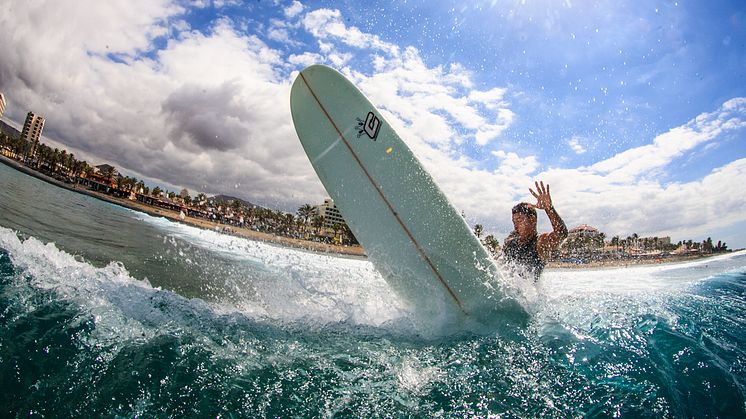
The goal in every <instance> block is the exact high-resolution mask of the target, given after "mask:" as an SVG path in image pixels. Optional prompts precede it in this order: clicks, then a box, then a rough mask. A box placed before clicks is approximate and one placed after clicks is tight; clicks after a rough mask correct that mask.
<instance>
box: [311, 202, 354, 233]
mask: <svg viewBox="0 0 746 419" xmlns="http://www.w3.org/2000/svg"><path fill="white" fill-rule="evenodd" d="M316 214H317V215H320V216H322V217H324V227H325V228H334V225H335V224H342V225H347V223H346V222H345V220H344V218H342V214H341V213H340V212H339V209H337V206H336V205H335V204H334V201H333V200H332V199H330V198H327V199H325V200H324V203H323V204H321V205H317V206H316Z"/></svg>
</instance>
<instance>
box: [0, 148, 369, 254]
mask: <svg viewBox="0 0 746 419" xmlns="http://www.w3.org/2000/svg"><path fill="white" fill-rule="evenodd" d="M0 162H2V163H4V164H6V165H8V166H10V167H12V168H14V169H16V170H19V171H21V172H23V173H26V174H27V175H29V176H33V177H35V178H37V179H40V180H43V181H45V182H47V183H50V184H53V185H55V186H59V187H60V188H64V189H67V190H70V191H73V192H77V193H81V194H84V195H88V196H91V197H94V198H96V199H100V200H102V201H106V202H110V203H112V204H116V205H120V206H123V207H125V208H129V209H131V210H134V211H140V212H144V213H146V214H148V215H152V216H154V217H164V218H167V219H169V220H171V221H175V222H179V223H183V224H187V225H190V226H194V227H199V228H203V229H206V230H214V231H219V232H221V233H223V234H230V235H234V236H238V237H245V238H248V239H251V240H258V241H262V242H267V243H274V244H278V245H282V246H290V247H294V248H301V249H305V250H310V251H314V252H322V253H336V254H340V255H345V256H354V257H365V251H364V250H363V248H362V247H360V246H337V245H333V244H327V243H319V242H314V241H309V240H300V239H294V238H290V237H283V236H277V235H273V234H268V233H263V232H260V231H254V230H251V229H248V228H241V227H236V226H232V225H231V226H228V225H225V224H221V223H217V222H212V221H208V220H205V219H202V218H195V217H189V216H186V217H184V218H181V214H180V213H179V212H177V211H172V210H168V209H165V208H158V207H154V206H150V205H145V204H143V203H140V202H138V201H134V200H130V199H123V198H117V197H114V196H111V195H107V194H104V193H101V192H96V191H92V190H90V189H87V188H84V187H82V186H79V185H77V184H73V183H66V182H62V181H59V180H57V179H54V178H52V177H49V176H47V175H45V174H43V173H40V172H38V171H36V170H33V169H30V168H28V167H26V166H25V165H23V164H22V163H20V162H18V161H16V160H13V159H11V158H8V157H6V156H3V155H0Z"/></svg>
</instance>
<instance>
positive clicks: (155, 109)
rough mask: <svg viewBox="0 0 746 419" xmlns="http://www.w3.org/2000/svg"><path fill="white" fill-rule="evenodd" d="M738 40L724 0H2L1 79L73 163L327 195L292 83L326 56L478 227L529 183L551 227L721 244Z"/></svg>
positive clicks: (293, 195)
mask: <svg viewBox="0 0 746 419" xmlns="http://www.w3.org/2000/svg"><path fill="white" fill-rule="evenodd" d="M745 43H746V4H744V3H743V2H741V1H720V0H717V1H710V2H692V1H678V2H677V1H666V2H661V1H646V2H638V1H624V0H612V1H596V2H589V1H578V0H565V1H555V0H534V1H532V0H490V1H439V0H434V1H403V0H400V1H392V2H383V1H382V2H368V1H356V0H348V1H341V2H332V1H307V2H298V1H265V0H255V1H246V2H241V1H230V0H220V1H218V0H212V1H208V0H203V1H177V0H122V1H120V0H110V1H105V2H101V1H83V0H70V1H66V0H53V1H38V0H29V1H11V2H3V3H2V4H1V5H0V57H1V58H0V91H1V92H3V93H4V94H5V96H6V100H7V102H8V106H7V110H6V114H5V115H4V116H3V120H4V121H6V122H8V123H10V124H13V125H15V126H20V125H22V124H23V120H24V118H25V115H26V113H27V112H28V111H30V110H32V111H34V112H36V113H38V114H40V115H42V116H44V117H45V118H46V125H45V128H44V135H43V137H44V138H43V139H42V141H43V142H45V143H47V144H49V145H51V146H55V147H60V148H65V149H67V150H69V151H71V152H73V153H74V154H75V155H76V157H77V158H79V159H86V160H87V161H88V162H89V163H91V164H102V163H109V164H112V165H114V166H115V167H117V168H118V169H119V171H120V172H121V173H123V174H125V175H129V176H135V177H137V178H139V179H143V178H144V179H146V180H147V181H148V182H149V183H151V184H153V185H155V184H158V185H161V186H162V187H164V186H165V187H167V188H170V189H172V190H177V191H178V190H180V189H181V188H187V189H188V190H189V191H190V193H191V194H192V195H196V194H197V193H200V192H203V193H206V194H208V195H212V194H227V195H232V196H237V197H240V198H243V199H246V200H248V201H251V202H253V203H257V204H259V205H264V206H269V207H272V208H278V209H282V210H286V211H291V212H295V210H296V209H297V208H298V207H299V206H300V205H302V204H304V203H311V204H318V203H321V202H322V201H323V199H324V198H325V197H327V196H328V195H327V193H326V192H325V190H324V188H323V185H321V183H320V181H319V180H318V178H317V176H316V174H315V172H314V171H313V168H312V167H311V164H310V162H309V161H308V159H307V157H306V155H305V153H304V152H303V149H302V147H301V145H300V143H299V141H298V138H297V136H296V134H295V130H294V127H293V124H292V119H291V116H290V106H289V94H290V87H291V85H292V82H293V80H294V79H295V77H296V76H297V74H298V72H299V71H300V70H302V69H303V68H305V67H306V66H308V65H311V64H315V63H321V64H326V65H329V66H332V67H334V68H336V69H338V70H339V71H341V72H342V73H343V74H345V75H346V76H347V77H348V78H349V79H350V80H352V81H353V83H355V84H356V85H357V86H358V87H359V88H360V89H361V91H363V93H365V94H366V96H368V98H369V99H370V100H371V102H373V103H374V104H375V105H376V106H377V107H378V109H379V110H380V111H381V113H382V114H383V116H384V117H385V118H386V120H387V121H388V122H389V123H390V124H391V125H392V126H393V127H394V128H395V129H396V131H397V132H398V133H399V134H400V136H401V137H402V138H403V139H404V141H405V142H406V143H407V144H408V146H409V147H410V148H411V149H412V151H413V152H414V153H415V155H417V157H418V158H419V159H420V161H421V162H422V164H423V165H424V166H425V167H426V168H427V169H428V170H429V171H430V173H431V174H432V175H433V178H434V179H435V181H436V182H437V183H438V185H439V186H440V187H441V189H442V190H443V191H444V192H445V194H446V195H447V196H448V198H449V199H450V201H451V202H452V203H453V204H454V206H455V207H456V208H457V210H459V211H460V212H463V213H464V215H465V216H466V218H467V221H468V222H469V224H471V225H473V224H475V223H480V224H483V225H484V227H485V230H486V232H487V233H491V234H494V235H495V236H496V237H498V238H503V237H505V236H506V235H507V234H508V233H509V231H510V230H511V229H512V225H511V218H510V208H511V207H512V206H513V205H514V204H516V203H517V202H520V201H528V202H533V197H532V196H531V195H530V193H529V191H528V189H529V187H531V186H533V182H535V181H537V180H541V181H544V182H545V183H549V184H550V185H551V192H552V198H553V202H554V206H555V207H556V209H557V211H558V212H559V214H560V215H561V216H562V217H563V218H564V220H565V222H566V223H567V225H568V227H570V228H572V227H575V226H577V225H581V224H589V225H591V226H594V227H596V228H598V229H599V230H600V231H602V232H604V233H605V234H606V236H607V237H608V238H610V237H612V236H614V235H618V236H620V237H622V238H624V237H627V236H629V235H632V234H633V233H637V234H638V235H639V236H641V237H652V236H660V237H662V236H670V237H671V238H672V240H673V241H674V242H677V241H679V240H687V239H692V240H695V241H701V240H703V239H705V238H707V237H708V236H710V237H712V239H713V240H715V241H717V240H723V241H725V242H727V243H728V245H729V247H731V248H737V247H746V193H744V186H743V185H744V184H746V77H745V76H746V46H745ZM539 229H540V231H547V230H549V229H550V226H549V223H548V221H547V220H546V217H544V216H540V222H539Z"/></svg>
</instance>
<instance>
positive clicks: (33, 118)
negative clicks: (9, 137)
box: [21, 112, 44, 155]
mask: <svg viewBox="0 0 746 419" xmlns="http://www.w3.org/2000/svg"><path fill="white" fill-rule="evenodd" d="M43 129H44V118H42V117H41V116H39V115H36V114H35V113H33V112H29V113H28V114H26V122H24V123H23V131H22V132H21V138H23V139H24V140H25V141H27V142H28V143H29V147H30V151H29V155H33V154H34V153H36V147H37V146H38V145H39V139H40V138H41V131H42V130H43Z"/></svg>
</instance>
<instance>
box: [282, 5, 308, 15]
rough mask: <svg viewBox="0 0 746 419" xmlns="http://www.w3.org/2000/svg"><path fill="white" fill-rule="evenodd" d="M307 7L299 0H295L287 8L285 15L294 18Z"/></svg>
mask: <svg viewBox="0 0 746 419" xmlns="http://www.w3.org/2000/svg"><path fill="white" fill-rule="evenodd" d="M305 8H306V7H305V6H304V5H303V4H301V2H299V1H293V3H292V4H291V5H290V6H288V7H286V8H285V16H286V17H288V18H293V17H296V16H298V15H299V14H300V13H301V12H303V10H304V9H305Z"/></svg>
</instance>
